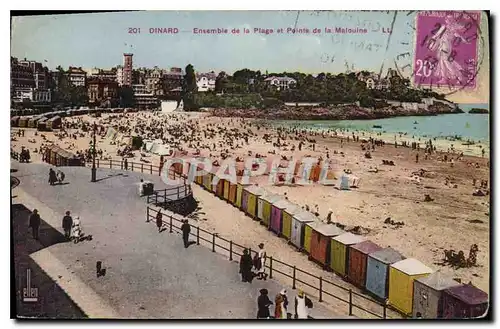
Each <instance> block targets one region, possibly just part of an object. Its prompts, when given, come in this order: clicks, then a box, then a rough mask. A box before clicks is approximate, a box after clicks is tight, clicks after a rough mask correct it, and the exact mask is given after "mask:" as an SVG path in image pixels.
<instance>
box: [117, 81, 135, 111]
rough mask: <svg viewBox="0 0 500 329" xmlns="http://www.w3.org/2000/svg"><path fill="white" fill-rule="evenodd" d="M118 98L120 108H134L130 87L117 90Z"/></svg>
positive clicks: (133, 98) (132, 92)
mask: <svg viewBox="0 0 500 329" xmlns="http://www.w3.org/2000/svg"><path fill="white" fill-rule="evenodd" d="M118 98H119V99H120V101H119V104H120V107H134V106H135V97H134V90H133V89H132V87H130V86H122V87H120V88H119V89H118Z"/></svg>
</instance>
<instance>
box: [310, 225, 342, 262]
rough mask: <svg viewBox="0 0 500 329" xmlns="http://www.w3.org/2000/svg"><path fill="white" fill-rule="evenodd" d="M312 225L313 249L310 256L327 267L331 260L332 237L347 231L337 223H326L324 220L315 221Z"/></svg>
mask: <svg viewBox="0 0 500 329" xmlns="http://www.w3.org/2000/svg"><path fill="white" fill-rule="evenodd" d="M311 227H312V232H311V250H310V252H309V258H310V259H313V260H315V261H316V262H318V263H320V264H321V265H323V266H324V267H325V268H327V267H328V265H329V264H330V260H331V257H330V256H331V241H332V238H334V237H337V236H339V235H343V234H345V232H344V231H343V230H342V229H341V228H339V227H337V226H335V225H331V224H324V223H322V222H315V223H314V224H313V225H312V226H311Z"/></svg>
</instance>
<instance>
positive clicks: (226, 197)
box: [222, 179, 231, 201]
mask: <svg viewBox="0 0 500 329" xmlns="http://www.w3.org/2000/svg"><path fill="white" fill-rule="evenodd" d="M230 186H231V182H229V180H228V179H224V186H223V191H224V192H223V194H222V197H223V198H224V200H226V201H227V200H229V188H230Z"/></svg>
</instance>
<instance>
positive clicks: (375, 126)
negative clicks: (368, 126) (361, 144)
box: [373, 125, 382, 129]
mask: <svg viewBox="0 0 500 329" xmlns="http://www.w3.org/2000/svg"><path fill="white" fill-rule="evenodd" d="M373 128H377V129H382V126H380V125H373Z"/></svg>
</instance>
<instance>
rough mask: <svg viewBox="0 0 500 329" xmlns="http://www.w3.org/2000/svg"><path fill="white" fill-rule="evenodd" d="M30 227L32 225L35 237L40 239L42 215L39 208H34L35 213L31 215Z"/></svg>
mask: <svg viewBox="0 0 500 329" xmlns="http://www.w3.org/2000/svg"><path fill="white" fill-rule="evenodd" d="M29 221H30V222H29V227H31V230H32V233H33V239H35V240H38V229H39V228H40V222H41V220H40V215H39V214H38V210H37V209H33V213H32V214H31V215H30V219H29Z"/></svg>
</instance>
